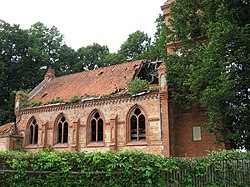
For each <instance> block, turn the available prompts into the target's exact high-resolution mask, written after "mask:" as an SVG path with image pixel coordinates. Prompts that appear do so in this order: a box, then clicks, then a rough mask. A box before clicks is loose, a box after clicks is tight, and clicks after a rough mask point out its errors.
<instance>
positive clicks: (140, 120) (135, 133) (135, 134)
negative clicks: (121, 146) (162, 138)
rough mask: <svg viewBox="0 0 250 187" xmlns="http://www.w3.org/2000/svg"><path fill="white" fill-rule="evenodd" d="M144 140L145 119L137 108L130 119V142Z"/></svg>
mask: <svg viewBox="0 0 250 187" xmlns="http://www.w3.org/2000/svg"><path fill="white" fill-rule="evenodd" d="M145 140H146V119H145V116H144V115H143V114H142V112H141V110H140V109H139V108H136V109H135V110H134V111H133V112H132V114H131V117H130V141H131V142H134V141H145Z"/></svg>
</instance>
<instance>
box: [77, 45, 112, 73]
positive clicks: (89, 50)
mask: <svg viewBox="0 0 250 187" xmlns="http://www.w3.org/2000/svg"><path fill="white" fill-rule="evenodd" d="M77 53H78V62H77V64H76V65H75V71H76V72H80V71H84V70H92V69H96V68H99V67H104V66H108V65H109V64H107V63H106V62H105V60H104V57H105V56H106V55H107V54H109V49H108V47H107V46H101V45H99V44H97V43H93V44H92V45H89V46H87V47H81V48H79V49H78V51H77Z"/></svg>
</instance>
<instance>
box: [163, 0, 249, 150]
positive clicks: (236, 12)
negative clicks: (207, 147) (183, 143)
mask: <svg viewBox="0 0 250 187" xmlns="http://www.w3.org/2000/svg"><path fill="white" fill-rule="evenodd" d="M249 11H250V2H249V1H245V0H231V1H227V0H188V1H187V0H176V1H174V2H173V3H172V4H171V15H172V19H171V20H170V22H171V25H172V30H168V34H169V36H170V37H169V38H168V42H174V43H175V44H176V46H177V47H176V48H175V52H176V53H175V54H168V57H167V59H166V62H167V80H168V85H169V91H170V92H171V94H172V99H173V100H174V101H176V102H178V103H182V104H183V103H186V102H188V101H191V102H196V103H198V104H202V103H205V104H206V105H207V110H206V111H207V112H206V113H207V115H208V117H209V123H208V124H207V129H208V130H209V131H211V132H215V133H216V134H222V135H223V136H222V137H220V136H218V140H222V139H220V138H223V141H226V142H230V143H231V145H232V146H233V147H234V148H242V147H244V148H246V149H250V103H249V100H250V87H249V86H250V79H249V75H250V66H249V61H250V57H249V51H250V37H249V34H250V32H249V31H250V25H249V17H250V13H249Z"/></svg>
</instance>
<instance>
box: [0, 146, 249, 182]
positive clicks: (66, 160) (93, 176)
mask: <svg viewBox="0 0 250 187" xmlns="http://www.w3.org/2000/svg"><path fill="white" fill-rule="evenodd" d="M242 161H244V163H248V167H247V166H245V165H242V164H241V163H242ZM249 162H250V154H249V152H247V153H240V152H236V151H223V152H212V153H210V154H209V155H208V156H207V157H204V158H195V159H179V158H163V157H162V156H156V155H150V154H146V153H141V152H129V151H124V152H111V151H108V152H106V153H99V152H96V153H85V152H75V153H73V152H56V151H52V150H51V149H46V150H45V151H40V152H37V153H29V152H12V151H4V152H0V170H1V171H0V186H170V185H171V186H195V184H196V183H195V181H196V179H198V181H199V184H200V186H246V184H250V178H249V174H250V168H249V164H250V163H249ZM239 163H240V164H239ZM209 172H211V173H212V174H211V177H210V178H209V177H208V176H207V175H208V173H209ZM229 180H230V181H229Z"/></svg>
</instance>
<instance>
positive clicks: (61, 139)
mask: <svg viewBox="0 0 250 187" xmlns="http://www.w3.org/2000/svg"><path fill="white" fill-rule="evenodd" d="M68 128H69V125H68V122H67V121H66V118H65V117H64V116H63V115H62V116H61V117H60V118H59V119H58V122H57V143H68Z"/></svg>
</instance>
